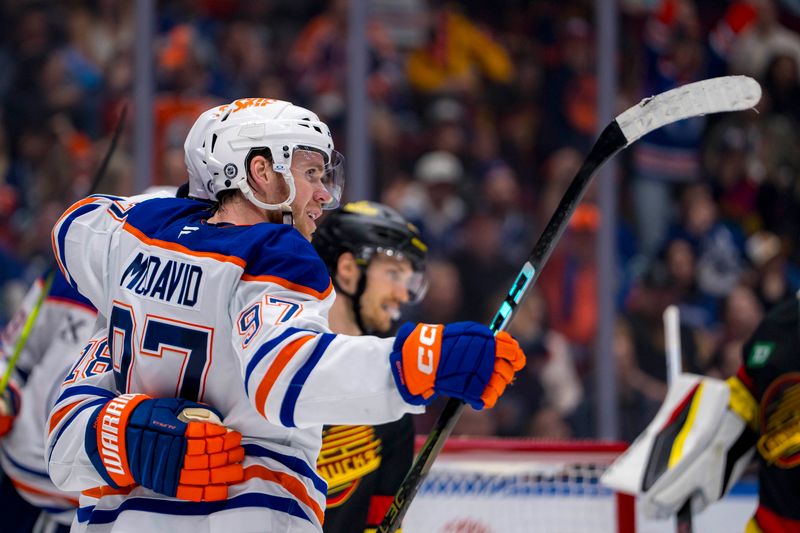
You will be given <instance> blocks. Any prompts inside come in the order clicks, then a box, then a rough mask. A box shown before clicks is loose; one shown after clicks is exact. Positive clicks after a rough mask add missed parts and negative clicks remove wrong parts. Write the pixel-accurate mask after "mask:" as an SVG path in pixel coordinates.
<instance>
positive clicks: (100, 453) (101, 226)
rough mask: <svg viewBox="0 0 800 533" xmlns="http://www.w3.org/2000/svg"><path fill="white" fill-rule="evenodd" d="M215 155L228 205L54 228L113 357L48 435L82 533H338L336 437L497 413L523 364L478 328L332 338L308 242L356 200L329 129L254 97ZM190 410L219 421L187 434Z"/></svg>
mask: <svg viewBox="0 0 800 533" xmlns="http://www.w3.org/2000/svg"><path fill="white" fill-rule="evenodd" d="M187 148H190V149H191V148H196V147H192V146H189V147H187ZM204 148H205V150H204V155H205V161H206V162H207V164H208V177H207V178H205V179H206V181H205V182H204V183H203V184H202V185H198V187H197V188H199V187H203V188H204V189H205V191H206V192H207V194H208V198H209V199H210V200H213V201H215V202H217V203H216V204H215V205H213V206H209V204H207V203H202V202H196V201H192V200H185V199H168V200H166V199H165V200H149V201H146V202H142V203H139V204H134V203H132V202H130V201H128V200H126V199H124V198H117V199H109V198H106V197H102V198H98V197H90V198H87V199H86V200H83V201H82V202H79V203H77V204H75V205H74V206H73V207H71V208H70V209H69V210H67V212H65V213H64V215H63V216H62V217H61V219H60V220H59V221H58V223H57V224H56V226H55V227H54V229H53V244H54V250H55V253H56V257H57V259H58V261H59V265H60V266H61V267H62V269H63V270H64V272H65V276H66V278H67V279H68V280H69V281H70V282H71V283H73V284H75V286H76V287H77V288H78V290H79V291H80V292H81V293H82V294H84V295H85V296H87V297H88V298H89V299H90V300H91V301H92V302H93V303H94V304H95V305H96V306H97V307H98V309H99V310H100V312H101V314H102V315H103V316H104V317H107V323H106V325H105V328H104V330H102V331H100V332H99V334H98V339H97V341H98V343H102V340H101V339H102V336H104V335H106V334H107V337H108V346H109V350H110V354H111V365H110V370H108V371H106V372H100V371H95V372H91V373H90V372H87V375H86V376H85V378H83V379H80V380H78V381H76V382H75V383H70V384H68V385H67V386H66V387H65V388H63V389H62V391H61V395H60V397H59V398H58V400H57V403H56V405H55V406H54V408H53V410H52V413H51V418H50V423H49V430H50V432H49V436H48V450H47V453H48V460H49V468H50V470H49V471H50V475H51V477H52V478H53V480H54V482H55V483H56V485H58V486H59V487H60V488H62V489H65V490H79V491H83V492H82V495H81V500H80V508H79V510H78V513H77V517H76V521H75V522H74V524H73V529H74V530H76V531H117V530H118V531H131V530H134V529H135V530H138V531H144V530H146V531H167V530H175V531H185V530H190V529H191V530H197V531H222V530H224V531H226V532H234V531H281V532H283V531H320V530H321V527H322V523H323V520H324V506H325V494H326V484H325V482H324V481H323V480H322V478H320V477H319V476H318V475H317V473H316V472H315V470H314V464H315V461H316V457H317V455H318V452H319V448H320V442H321V429H322V425H323V424H379V423H383V422H388V421H391V420H395V419H397V418H399V417H400V416H402V415H403V414H404V413H408V412H421V411H422V410H423V408H424V407H423V406H424V405H426V404H428V403H430V401H432V400H433V398H434V397H435V396H436V395H437V394H446V395H448V396H453V397H456V398H459V399H462V400H464V401H466V402H468V403H470V404H471V405H472V406H473V407H474V408H477V409H480V408H483V407H491V406H492V405H494V403H495V402H496V400H497V398H498V397H499V396H500V395H501V394H502V393H503V391H504V389H505V387H506V385H507V384H508V383H509V382H510V381H511V379H512V378H513V376H514V373H515V372H516V371H517V370H519V369H520V368H521V367H522V366H523V365H524V361H525V357H524V354H523V353H522V351H521V350H520V349H519V347H518V345H517V344H516V342H515V341H514V340H513V339H512V338H511V337H510V336H508V335H507V334H505V333H502V334H498V336H497V338H495V337H494V336H493V335H492V334H491V331H490V330H489V329H488V328H487V327H485V326H482V325H479V324H475V323H460V324H449V325H429V324H418V325H406V326H404V327H403V328H401V330H400V331H401V333H400V335H398V337H396V338H390V339H380V338H377V337H369V336H364V337H350V336H346V335H335V334H332V333H329V330H328V326H327V313H328V310H329V308H330V306H331V304H332V303H333V300H334V296H335V295H334V293H333V287H332V285H331V280H330V277H329V276H328V273H327V270H326V267H325V265H324V263H323V262H322V261H321V260H320V259H319V256H317V254H316V253H315V251H314V249H313V248H312V247H311V245H310V243H309V242H308V239H309V238H310V237H311V235H312V233H313V232H314V229H315V227H316V220H317V219H318V218H319V217H320V216H321V214H322V211H323V209H327V208H332V207H335V206H336V204H337V203H338V200H339V196H340V194H341V187H342V183H343V176H342V158H341V156H340V155H339V154H338V152H336V151H335V150H334V149H333V143H332V141H331V137H330V132H329V131H328V128H327V126H326V125H325V124H324V123H322V122H320V121H319V119H318V118H317V116H316V115H314V114H313V113H311V112H310V111H308V110H306V109H303V108H300V107H297V106H293V105H291V104H290V103H288V102H280V101H274V100H268V99H262V98H256V99H244V100H237V101H235V102H232V103H231V104H230V105H229V106H227V108H226V109H225V110H224V111H223V112H222V114H221V116H220V117H219V118H217V119H216V120H215V121H213V122H212V123H210V125H209V131H208V134H207V135H206V136H205V146H204ZM192 153H194V152H192ZM195 179H196V177H195ZM195 189H196V187H191V190H195ZM94 357H96V352H95V353H91V351H87V353H86V355H85V356H84V359H85V360H86V361H90V360H93V358H94ZM187 408H191V409H194V410H195V411H192V413H194V412H208V411H202V409H203V408H207V409H212V410H213V411H214V412H215V413H216V414H217V415H218V416H219V419H220V420H219V423H217V424H214V423H205V424H202V423H198V422H191V421H190V422H188V423H187V422H186V420H187V418H186V417H184V416H181V415H182V414H183V412H184V411H185V410H186V409H187ZM197 410H200V411H197ZM191 419H192V418H191V417H189V420H191ZM239 438H241V446H242V447H243V451H244V454H242V452H241V451H240V450H242V447H239Z"/></svg>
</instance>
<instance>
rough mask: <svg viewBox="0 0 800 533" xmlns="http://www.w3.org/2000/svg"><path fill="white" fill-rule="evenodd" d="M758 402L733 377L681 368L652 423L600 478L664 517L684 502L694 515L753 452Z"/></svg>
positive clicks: (736, 475) (727, 487)
mask: <svg viewBox="0 0 800 533" xmlns="http://www.w3.org/2000/svg"><path fill="white" fill-rule="evenodd" d="M757 409H758V406H757V404H756V401H755V399H754V398H753V396H752V394H751V393H750V392H749V391H748V390H747V388H745V386H744V385H743V384H742V382H741V381H739V380H738V379H737V378H735V377H734V378H731V379H729V380H727V381H722V380H719V379H714V378H709V377H703V376H697V375H693V374H681V375H680V376H679V377H678V379H677V380H675V382H674V383H673V384H672V386H671V387H670V389H669V391H668V392H667V397H666V399H665V400H664V404H663V405H662V406H661V409H660V410H659V411H658V414H657V415H656V416H655V418H654V419H653V421H652V422H651V423H650V425H649V426H647V428H646V429H645V430H644V432H643V433H642V434H641V435H640V436H639V437H638V438H637V439H636V440H635V441H634V443H633V444H632V445H631V447H630V448H629V449H628V451H626V452H625V453H624V454H623V455H621V456H620V457H619V458H618V459H617V460H616V461H615V462H614V463H613V464H612V465H611V466H610V467H609V469H608V470H607V471H606V472H605V474H604V475H603V477H602V478H601V481H602V483H603V484H605V485H607V486H609V487H612V488H613V489H615V490H618V491H620V492H626V493H630V494H635V495H638V496H639V497H640V500H641V502H642V506H643V508H642V510H643V512H644V513H645V515H646V516H648V517H650V518H659V519H664V518H668V517H670V516H672V515H674V514H676V513H677V512H678V510H679V509H680V508H681V506H682V505H683V504H684V502H686V501H687V500H691V508H692V513H693V514H696V513H699V512H700V511H702V510H703V509H705V508H706V506H708V505H709V504H710V503H712V502H715V501H717V500H719V499H720V498H722V497H723V496H724V495H725V494H726V493H727V492H728V491H729V490H730V488H731V486H733V484H734V483H735V482H736V480H737V479H738V478H739V477H740V476H741V474H742V472H743V471H744V469H745V467H746V466H747V465H748V463H749V462H750V459H751V458H752V455H753V445H754V444H755V442H756V432H755V429H756V428H755V420H756V416H757Z"/></svg>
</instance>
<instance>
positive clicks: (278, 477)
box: [244, 465, 325, 524]
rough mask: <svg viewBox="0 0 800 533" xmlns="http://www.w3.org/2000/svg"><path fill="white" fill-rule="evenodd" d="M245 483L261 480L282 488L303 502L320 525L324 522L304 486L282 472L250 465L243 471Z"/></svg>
mask: <svg viewBox="0 0 800 533" xmlns="http://www.w3.org/2000/svg"><path fill="white" fill-rule="evenodd" d="M244 479H245V481H247V480H249V479H263V480H265V481H272V482H273V483H277V484H279V485H280V486H282V487H283V488H284V489H286V490H287V491H289V493H290V494H291V495H292V496H294V497H295V498H296V499H297V500H299V501H301V502H303V503H304V504H306V505H307V506H308V507H310V508H311V510H312V511H313V512H314V514H315V515H316V517H317V520H319V523H320V524H322V523H323V522H324V521H325V513H324V512H323V510H322V508H321V507H320V506H319V504H318V503H317V502H316V501H315V500H314V499H313V498H312V497H311V496H309V494H308V490H307V489H306V486H305V485H303V484H302V483H301V482H300V481H299V480H298V479H297V478H296V477H294V476H291V475H289V474H286V473H284V472H276V471H275V470H270V469H268V468H266V467H264V466H261V465H251V466H248V467H247V468H245V469H244Z"/></svg>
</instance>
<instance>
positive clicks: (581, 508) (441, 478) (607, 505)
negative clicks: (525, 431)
mask: <svg viewBox="0 0 800 533" xmlns="http://www.w3.org/2000/svg"><path fill="white" fill-rule="evenodd" d="M420 443H421V441H420V442H418V446H419V445H420ZM626 448H627V444H625V443H621V442H608V441H577V440H574V441H539V440H527V439H501V438H480V439H475V438H458V437H455V438H451V439H450V440H448V441H447V443H446V444H445V447H444V449H443V451H442V453H441V455H440V456H439V458H438V459H437V461H436V463H435V464H434V465H433V468H432V469H431V472H430V474H429V475H428V477H427V478H426V479H425V481H424V482H423V483H422V485H421V486H420V488H419V491H418V493H417V496H416V498H415V500H414V502H413V503H412V504H411V507H410V508H409V511H408V514H407V515H406V517H405V519H404V520H403V532H404V533H422V532H425V533H501V532H502V533H506V532H508V533H514V532H520V533H522V532H526V533H529V532H533V533H535V532H537V531H541V532H548V533H583V532H593V533H634V532H635V531H636V524H635V522H636V519H635V499H634V498H633V497H632V496H628V495H624V494H619V493H615V492H614V491H613V490H611V489H608V488H606V487H603V486H601V485H600V476H601V475H602V473H603V472H604V471H605V469H606V467H607V466H608V465H609V464H610V463H611V462H612V461H613V460H614V459H615V458H616V457H617V456H618V455H619V454H620V453H622V452H623V451H624V450H625V449H626Z"/></svg>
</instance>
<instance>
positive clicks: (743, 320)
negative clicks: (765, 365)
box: [707, 285, 764, 379]
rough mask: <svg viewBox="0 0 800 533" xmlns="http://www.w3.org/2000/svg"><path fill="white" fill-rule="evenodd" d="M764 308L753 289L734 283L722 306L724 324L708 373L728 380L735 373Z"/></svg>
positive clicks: (762, 315)
mask: <svg viewBox="0 0 800 533" xmlns="http://www.w3.org/2000/svg"><path fill="white" fill-rule="evenodd" d="M763 317H764V311H763V309H762V308H761V303H760V302H759V301H758V298H757V297H756V295H755V293H754V292H753V290H752V289H751V288H750V287H748V286H746V285H738V286H736V287H735V288H734V289H733V290H732V291H731V293H730V294H729V295H728V297H727V298H726V299H725V305H724V315H723V318H724V325H723V329H722V331H721V334H720V336H719V340H718V342H717V346H716V350H715V352H714V355H713V361H712V366H711V368H709V369H708V371H707V374H708V375H710V376H714V377H717V378H720V379H727V378H729V377H731V376H733V375H735V374H736V371H737V370H738V369H739V367H740V366H741V364H742V347H743V346H744V343H745V342H747V340H748V339H749V338H750V336H751V335H752V334H753V332H754V331H755V330H756V328H757V327H758V325H759V323H760V322H761V319H762V318H763Z"/></svg>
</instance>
